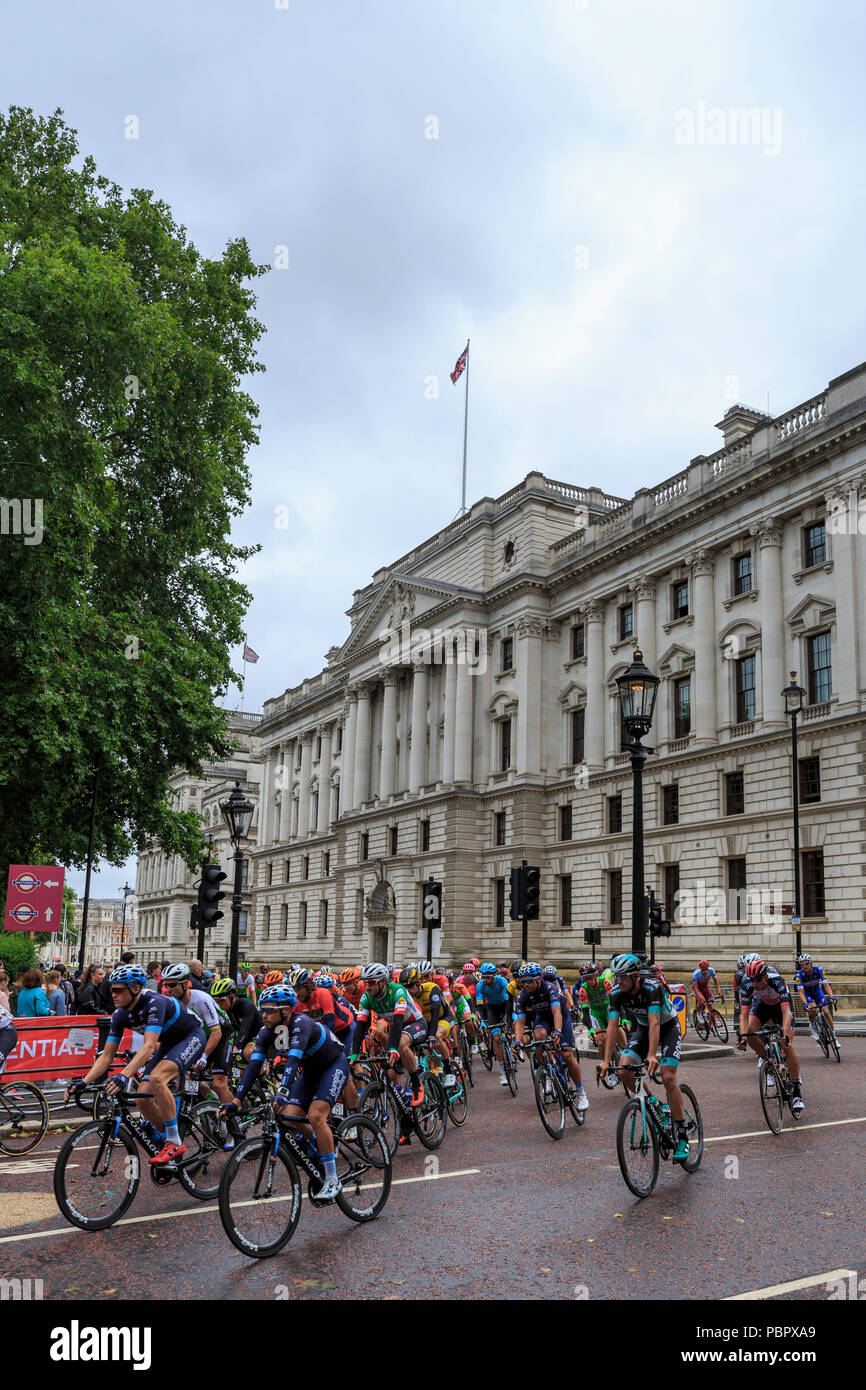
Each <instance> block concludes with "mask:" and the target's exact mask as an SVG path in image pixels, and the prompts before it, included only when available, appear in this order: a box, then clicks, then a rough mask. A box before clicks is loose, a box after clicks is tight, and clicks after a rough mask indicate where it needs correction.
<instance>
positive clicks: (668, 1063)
mask: <svg viewBox="0 0 866 1390" xmlns="http://www.w3.org/2000/svg"><path fill="white" fill-rule="evenodd" d="M610 968H611V971H612V972H613V977H614V987H613V989H612V990H611V993H610V996H609V998H608V1025H607V1036H606V1037H605V1041H604V1057H603V1059H602V1066H603V1067H604V1069H605V1071H606V1070H607V1069H608V1067H609V1066H610V1059H611V1056H612V1054H613V1049H614V1044H615V1041H616V1036H617V1031H618V1028H619V1025H620V1021H621V1019H622V1015H623V1012H624V1010H625V1009H627V1010H628V1014H629V1018H630V1019H631V1020H632V1028H631V1031H630V1033H629V1035H628V1040H627V1042H626V1045H625V1047H624V1048H623V1051H622V1058H621V1060H620V1066H619V1070H618V1074H619V1077H620V1079H621V1080H622V1081H623V1083H624V1084H626V1085H628V1084H629V1076H628V1075H627V1073H630V1072H631V1073H633V1071H634V1068H635V1066H636V1065H638V1064H640V1063H641V1062H643V1063H644V1064H645V1066H646V1069H647V1071H648V1072H649V1074H650V1075H651V1076H652V1075H654V1073H655V1070H656V1067H657V1066H658V1065H659V1060H661V1074H662V1082H663V1084H664V1088H665V1093H666V1096H667V1102H668V1105H669V1106H670V1112H671V1120H672V1122H673V1128H674V1134H675V1135H676V1147H675V1149H674V1152H673V1161H674V1163H682V1162H683V1160H684V1159H687V1158H688V1156H689V1141H688V1135H687V1131H686V1126H685V1111H684V1109H683V1097H682V1092H681V1091H680V1088H679V1086H678V1084H677V1068H678V1067H679V1063H680V1024H679V1019H678V1018H677V1016H676V1014H675V1013H674V1010H673V1008H672V1007H671V1003H670V1000H669V998H668V995H667V992H666V991H665V989H664V988H663V986H662V984H661V983H660V982H659V981H658V980H656V979H654V977H653V976H652V975H650V973H649V971H644V969H643V967H642V966H641V963H640V961H639V960H638V958H637V956H635V955H632V954H631V953H630V952H629V953H627V954H625V955H619V956H614V958H613V960H612V961H611V963H610ZM630 1080H631V1084H632V1087H633V1084H634V1077H633V1076H632V1077H631V1078H630Z"/></svg>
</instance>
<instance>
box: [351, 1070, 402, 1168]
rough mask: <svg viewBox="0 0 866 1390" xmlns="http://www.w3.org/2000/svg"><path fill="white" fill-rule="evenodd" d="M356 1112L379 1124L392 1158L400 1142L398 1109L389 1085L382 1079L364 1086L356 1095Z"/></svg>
mask: <svg viewBox="0 0 866 1390" xmlns="http://www.w3.org/2000/svg"><path fill="white" fill-rule="evenodd" d="M358 1112H359V1114H361V1115H366V1116H367V1117H368V1118H369V1119H371V1120H372V1121H373V1123H374V1124H377V1125H378V1126H379V1128H380V1130H381V1131H382V1133H383V1134H384V1136H385V1142H386V1144H387V1145H388V1152H389V1153H390V1155H391V1157H392V1158H393V1157H394V1154H395V1153H396V1152H397V1145H398V1144H399V1142H400V1111H399V1107H398V1104H397V1101H396V1100H395V1098H394V1095H393V1093H392V1091H391V1089H390V1087H389V1086H386V1085H385V1083H384V1081H374V1082H373V1084H372V1085H371V1086H365V1087H364V1089H363V1091H361V1093H360V1095H359V1096H358Z"/></svg>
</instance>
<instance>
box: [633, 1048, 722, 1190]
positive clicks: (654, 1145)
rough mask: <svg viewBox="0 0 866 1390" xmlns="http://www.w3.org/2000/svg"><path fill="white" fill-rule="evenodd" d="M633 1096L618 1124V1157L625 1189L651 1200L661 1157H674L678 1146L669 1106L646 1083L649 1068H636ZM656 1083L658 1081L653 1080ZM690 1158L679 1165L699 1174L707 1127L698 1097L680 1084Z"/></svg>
mask: <svg viewBox="0 0 866 1390" xmlns="http://www.w3.org/2000/svg"><path fill="white" fill-rule="evenodd" d="M633 1074H634V1077H635V1081H634V1087H635V1090H634V1095H633V1096H632V1097H631V1098H630V1099H629V1100H627V1101H626V1102H625V1105H624V1106H623V1107H622V1110H621V1111H620V1112H619V1119H618V1120H617V1124H616V1154H617V1158H618V1159H619V1166H620V1169H621V1171H622V1176H623V1178H624V1180H625V1184H626V1187H628V1189H629V1191H630V1192H633V1193H634V1195H635V1196H636V1197H648V1196H649V1195H650V1193H651V1192H652V1190H653V1188H654V1187H655V1185H656V1182H657V1180H658V1175H659V1158H660V1157H661V1158H663V1159H665V1160H667V1159H669V1158H671V1157H672V1155H673V1151H674V1148H675V1147H676V1142H677V1140H676V1134H675V1133H674V1127H673V1119H672V1118H671V1112H670V1107H669V1106H668V1105H667V1103H666V1102H665V1101H662V1100H659V1098H658V1096H656V1095H654V1094H653V1092H652V1091H651V1090H650V1089H649V1087H648V1086H647V1084H646V1078H647V1077H648V1075H649V1073H648V1072H647V1070H646V1067H635V1068H634V1073H633ZM650 1079H651V1080H653V1081H657V1080H658V1078H657V1077H656V1076H653V1077H651V1078H650ZM680 1092H681V1094H682V1098H683V1114H684V1118H685V1125H686V1131H687V1137H688V1141H689V1156H688V1158H686V1159H680V1160H678V1162H679V1163H680V1165H681V1167H683V1168H684V1169H685V1171H686V1172H687V1173H696V1172H697V1170H698V1168H699V1167H700V1164H701V1159H702V1158H703V1154H704V1125H703V1120H702V1119H701V1108H700V1106H699V1105H698V1098H697V1096H696V1095H695V1093H694V1091H693V1090H692V1088H691V1087H690V1086H684V1085H683V1083H682V1082H680Z"/></svg>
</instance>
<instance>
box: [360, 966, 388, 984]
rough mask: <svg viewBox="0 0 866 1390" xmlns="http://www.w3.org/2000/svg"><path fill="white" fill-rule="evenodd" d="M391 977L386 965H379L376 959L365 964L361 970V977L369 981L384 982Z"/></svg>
mask: <svg viewBox="0 0 866 1390" xmlns="http://www.w3.org/2000/svg"><path fill="white" fill-rule="evenodd" d="M390 978H391V976H390V974H389V972H388V967H387V965H380V964H379V963H378V961H373V962H372V963H371V964H370V965H365V966H364V969H363V970H362V971H361V979H362V980H369V981H371V982H375V981H381V982H385V981H387V980H389V979H390Z"/></svg>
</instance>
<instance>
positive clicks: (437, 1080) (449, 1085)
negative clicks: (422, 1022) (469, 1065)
mask: <svg viewBox="0 0 866 1390" xmlns="http://www.w3.org/2000/svg"><path fill="white" fill-rule="evenodd" d="M419 1060H420V1063H421V1069H422V1070H423V1072H424V1085H425V1086H426V1085H427V1083H428V1079H432V1081H433V1084H434V1085H436V1086H439V1087H440V1088H441V1090H442V1093H443V1095H444V1096H445V1105H446V1107H447V1110H448V1118H449V1120H450V1121H451V1123H452V1124H453V1125H456V1126H457V1127H458V1128H459V1127H460V1126H461V1125H465V1123H466V1120H467V1118H468V1116H469V1090H468V1086H467V1082H466V1072H465V1070H464V1068H463V1062H462V1059H461V1058H458V1057H456V1056H455V1055H453V1054H452V1056H451V1059H450V1061H449V1064H448V1066H449V1070H448V1071H446V1070H445V1068H444V1066H443V1065H442V1058H441V1057H440V1055H439V1053H438V1052H437V1051H436V1049H435V1048H434V1047H433V1044H432V1042H430V1041H429V1040H428V1041H427V1042H426V1043H423V1044H422V1045H421V1050H420V1057H419Z"/></svg>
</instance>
